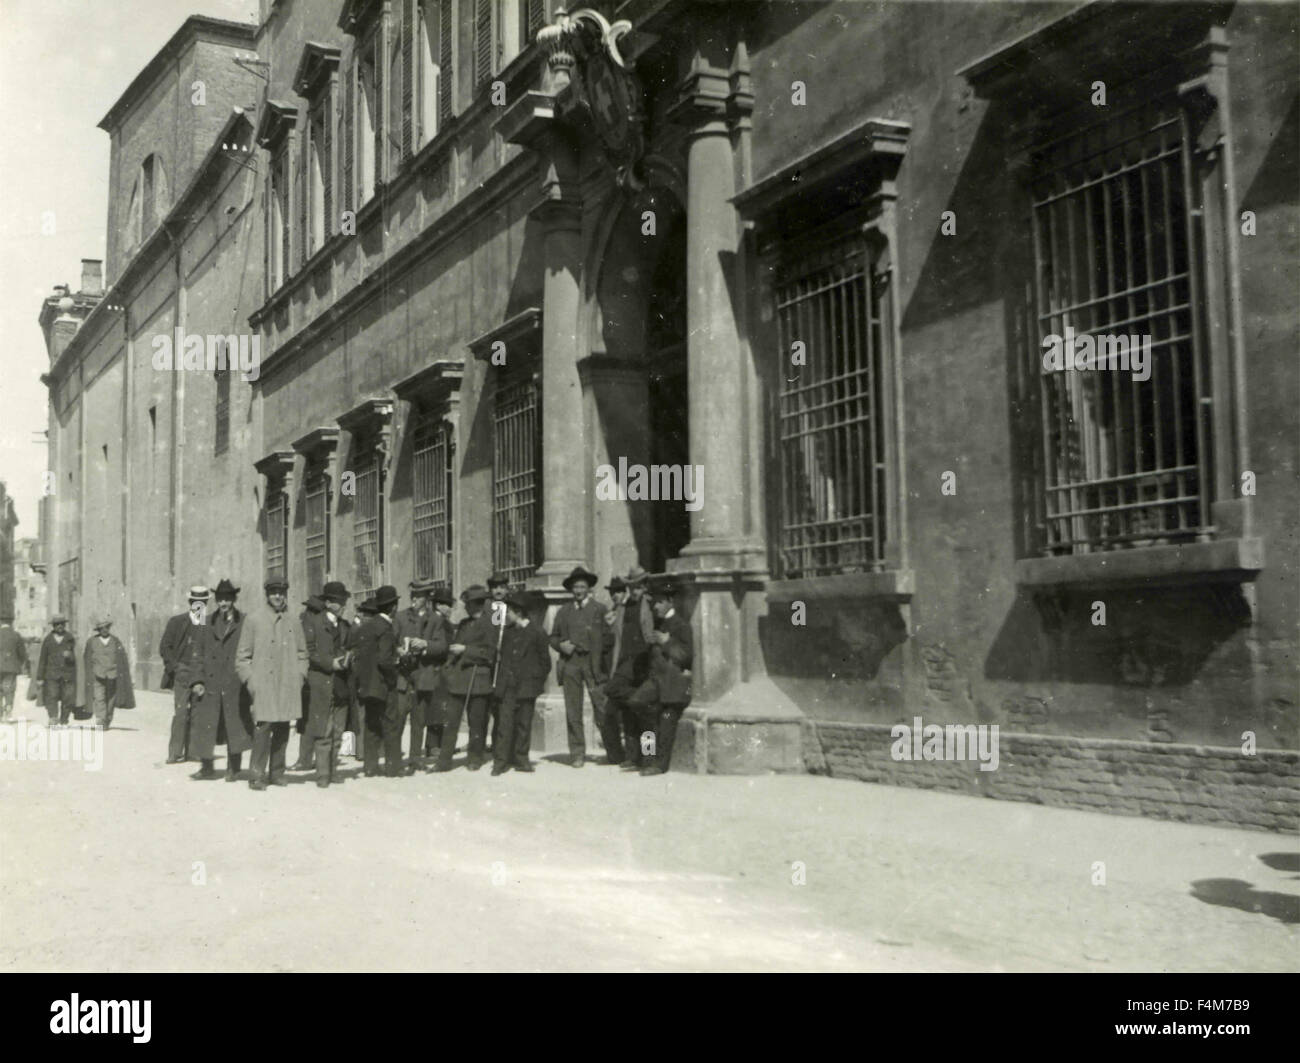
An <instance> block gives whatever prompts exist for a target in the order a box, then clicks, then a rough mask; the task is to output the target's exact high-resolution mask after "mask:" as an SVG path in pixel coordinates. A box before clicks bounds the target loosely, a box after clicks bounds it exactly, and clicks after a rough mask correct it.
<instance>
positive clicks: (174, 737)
mask: <svg viewBox="0 0 1300 1063" xmlns="http://www.w3.org/2000/svg"><path fill="white" fill-rule="evenodd" d="M172 710H173V711H172V734H171V740H170V741H169V742H168V743H167V757H168V759H169V760H180V759H183V758H184V757H186V756H188V755H189V745H190V686H189V683H182V682H181V681H180V679H179V678H178V679H177V680H176V685H175V686H174V687H172Z"/></svg>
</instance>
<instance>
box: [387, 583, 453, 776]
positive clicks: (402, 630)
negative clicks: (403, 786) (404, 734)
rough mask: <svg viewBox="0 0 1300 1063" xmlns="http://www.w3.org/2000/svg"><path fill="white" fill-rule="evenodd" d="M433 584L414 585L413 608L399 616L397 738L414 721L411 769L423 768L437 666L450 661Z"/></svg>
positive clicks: (410, 607) (397, 627)
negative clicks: (431, 602)
mask: <svg viewBox="0 0 1300 1063" xmlns="http://www.w3.org/2000/svg"><path fill="white" fill-rule="evenodd" d="M432 591H433V581H432V580H423V579H421V580H412V581H411V604H410V606H409V607H408V608H406V609H403V610H401V611H400V612H399V613H398V614H397V624H396V634H397V654H398V657H397V699H398V711H399V720H398V734H399V737H400V734H401V731H402V730H403V729H404V728H405V726H406V719H407V717H408V716H409V717H410V720H411V746H410V750H411V768H412V770H415V769H416V768H423V767H424V742H425V737H424V731H425V727H426V725H429V724H430V723H431V721H432V714H433V709H434V706H433V698H434V693H435V691H436V690H437V688H438V686H439V679H440V676H439V675H438V666H439V665H441V664H442V663H443V661H445V660H446V659H447V646H448V645H449V644H450V641H451V640H450V639H448V638H447V637H446V634H445V628H444V624H443V623H442V617H441V616H439V615H438V614H437V613H436V612H434V611H433V608H432V607H431V606H430V605H429V595H430V593H431V592H432Z"/></svg>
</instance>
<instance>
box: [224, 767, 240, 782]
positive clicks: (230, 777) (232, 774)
mask: <svg viewBox="0 0 1300 1063" xmlns="http://www.w3.org/2000/svg"><path fill="white" fill-rule="evenodd" d="M226 782H239V772H237V771H231V770H230V769H229V768H227V769H226Z"/></svg>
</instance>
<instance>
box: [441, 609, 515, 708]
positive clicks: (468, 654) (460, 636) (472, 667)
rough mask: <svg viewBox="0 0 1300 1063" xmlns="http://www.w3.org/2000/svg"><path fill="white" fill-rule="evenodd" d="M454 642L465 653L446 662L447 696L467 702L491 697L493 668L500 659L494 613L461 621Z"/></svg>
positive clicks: (453, 637)
mask: <svg viewBox="0 0 1300 1063" xmlns="http://www.w3.org/2000/svg"><path fill="white" fill-rule="evenodd" d="M503 637H504V636H503ZM451 641H452V642H458V643H460V644H461V645H462V646H464V647H465V652H464V653H462V654H461V655H460V656H459V657H453V658H452V659H451V660H450V661H448V662H447V667H446V669H445V675H446V677H447V693H448V695H450V696H451V697H457V698H464V697H467V696H468V695H470V694H476V695H477V694H490V693H492V666H493V664H495V663H496V658H497V625H496V624H494V623H492V610H491V609H490V608H485V609H484V610H483V612H481V613H479V615H478V618H477V619H474V620H471V619H470V618H469V617H466V618H465V619H464V620H462V621H461V622H460V623H459V624H457V625H456V633H455V634H454V635H452V637H451Z"/></svg>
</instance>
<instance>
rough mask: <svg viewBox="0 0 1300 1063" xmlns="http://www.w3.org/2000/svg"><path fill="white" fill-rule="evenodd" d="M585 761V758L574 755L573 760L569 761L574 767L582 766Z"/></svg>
mask: <svg viewBox="0 0 1300 1063" xmlns="http://www.w3.org/2000/svg"><path fill="white" fill-rule="evenodd" d="M585 763H586V760H585V759H584V758H582V757H574V758H573V759H572V760H570V761H569V766H570V767H573V768H581V767H582V766H583V764H585Z"/></svg>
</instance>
